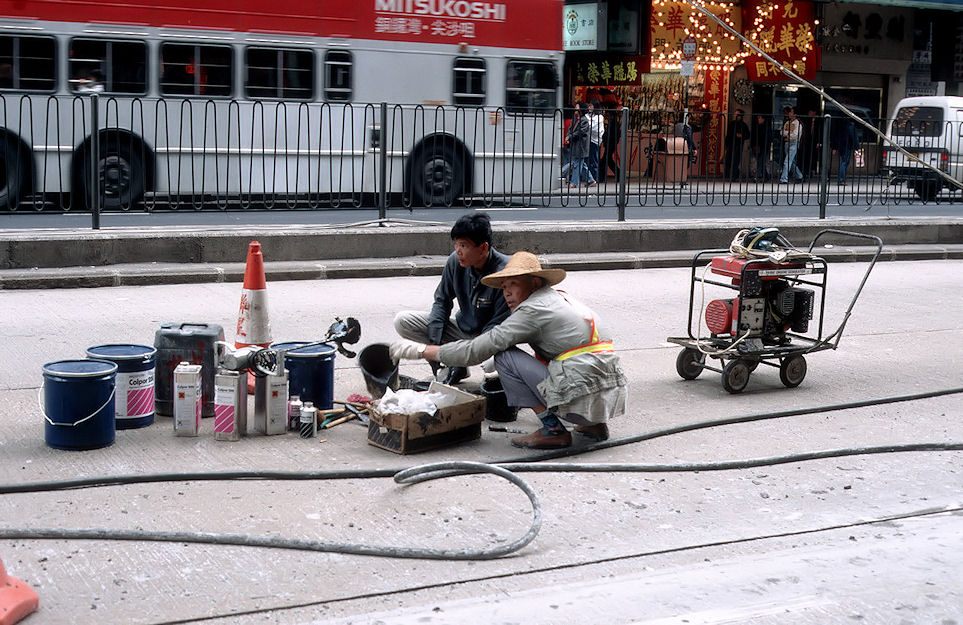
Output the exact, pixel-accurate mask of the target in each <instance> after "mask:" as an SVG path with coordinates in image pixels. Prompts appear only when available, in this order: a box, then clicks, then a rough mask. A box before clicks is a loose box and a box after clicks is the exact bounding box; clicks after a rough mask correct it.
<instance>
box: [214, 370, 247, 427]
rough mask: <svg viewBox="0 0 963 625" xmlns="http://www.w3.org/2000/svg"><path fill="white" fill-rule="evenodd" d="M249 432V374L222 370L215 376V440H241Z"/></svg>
mask: <svg viewBox="0 0 963 625" xmlns="http://www.w3.org/2000/svg"><path fill="white" fill-rule="evenodd" d="M246 431H247V374H241V373H238V372H237V371H231V370H229V369H220V370H218V372H217V374H215V376H214V440H218V441H236V440H240V438H241V437H242V436H244V434H246Z"/></svg>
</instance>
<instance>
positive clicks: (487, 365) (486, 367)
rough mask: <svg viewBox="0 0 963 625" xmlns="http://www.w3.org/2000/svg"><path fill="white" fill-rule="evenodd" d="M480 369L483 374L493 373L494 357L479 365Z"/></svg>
mask: <svg viewBox="0 0 963 625" xmlns="http://www.w3.org/2000/svg"><path fill="white" fill-rule="evenodd" d="M481 368H482V371H484V372H485V373H495V357H494V356H492V357H491V358H489V359H488V360H486V361H485V362H483V363H481Z"/></svg>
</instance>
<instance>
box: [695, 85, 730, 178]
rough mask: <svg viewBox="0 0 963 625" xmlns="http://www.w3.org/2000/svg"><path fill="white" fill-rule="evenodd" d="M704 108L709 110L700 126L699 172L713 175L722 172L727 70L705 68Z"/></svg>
mask: <svg viewBox="0 0 963 625" xmlns="http://www.w3.org/2000/svg"><path fill="white" fill-rule="evenodd" d="M705 88H706V91H705V101H704V102H705V108H706V111H708V112H709V114H708V115H707V116H705V118H704V120H703V121H704V124H703V127H702V155H703V159H702V165H701V167H700V170H701V173H703V174H706V175H709V176H714V175H719V174H720V173H721V172H722V147H723V145H724V138H725V132H726V120H727V119H728V117H729V116H728V114H727V113H728V108H729V71H728V70H726V69H707V70H706V87H705Z"/></svg>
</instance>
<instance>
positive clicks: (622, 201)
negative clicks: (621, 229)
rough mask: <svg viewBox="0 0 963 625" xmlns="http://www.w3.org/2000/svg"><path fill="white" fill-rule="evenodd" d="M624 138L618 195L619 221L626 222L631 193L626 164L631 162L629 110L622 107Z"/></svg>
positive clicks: (620, 159)
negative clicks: (627, 185) (627, 205)
mask: <svg viewBox="0 0 963 625" xmlns="http://www.w3.org/2000/svg"><path fill="white" fill-rule="evenodd" d="M621 126H622V136H621V137H620V139H619V192H618V194H617V196H616V197H617V204H618V207H619V221H625V205H626V204H627V203H628V200H629V192H628V189H627V187H626V180H627V179H628V174H627V172H626V171H625V170H626V164H627V163H628V161H629V109H628V108H627V107H624V106H623V107H622V120H621Z"/></svg>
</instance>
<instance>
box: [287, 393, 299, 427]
mask: <svg viewBox="0 0 963 625" xmlns="http://www.w3.org/2000/svg"><path fill="white" fill-rule="evenodd" d="M301 406H302V404H301V398H300V397H298V396H297V395H291V398H290V399H289V400H288V429H289V430H297V429H298V425H299V422H300V420H301Z"/></svg>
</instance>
